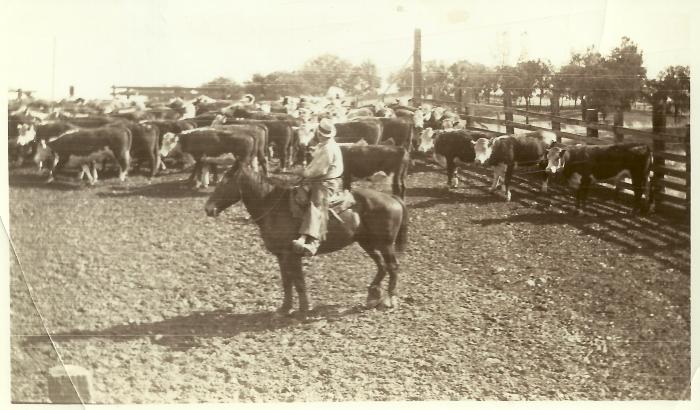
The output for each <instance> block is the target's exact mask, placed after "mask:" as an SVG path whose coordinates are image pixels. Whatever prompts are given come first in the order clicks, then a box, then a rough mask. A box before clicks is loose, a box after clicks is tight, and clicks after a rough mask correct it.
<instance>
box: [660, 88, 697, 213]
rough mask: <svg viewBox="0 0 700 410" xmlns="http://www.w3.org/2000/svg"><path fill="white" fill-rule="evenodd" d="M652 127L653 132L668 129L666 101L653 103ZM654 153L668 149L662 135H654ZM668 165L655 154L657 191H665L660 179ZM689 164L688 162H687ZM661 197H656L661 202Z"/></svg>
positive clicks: (662, 177)
mask: <svg viewBox="0 0 700 410" xmlns="http://www.w3.org/2000/svg"><path fill="white" fill-rule="evenodd" d="M651 129H652V131H653V132H655V133H656V132H664V131H666V101H655V102H653V103H652V105H651ZM652 149H653V151H654V154H656V153H658V152H663V151H664V150H665V149H666V144H665V143H664V140H663V139H661V138H660V137H656V136H654V141H653V145H652ZM665 165H666V160H665V159H663V158H661V157H660V156H658V155H654V163H653V164H652V167H653V170H654V180H655V181H656V182H657V183H656V184H654V185H655V186H654V189H656V192H657V193H661V192H664V187H663V186H662V185H661V184H658V182H659V181H663V179H664V176H665V174H664V171H663V167H664V166H665ZM686 166H688V164H686ZM660 199H661V198H658V197H657V199H656V201H657V202H658V203H660V202H661V201H660Z"/></svg>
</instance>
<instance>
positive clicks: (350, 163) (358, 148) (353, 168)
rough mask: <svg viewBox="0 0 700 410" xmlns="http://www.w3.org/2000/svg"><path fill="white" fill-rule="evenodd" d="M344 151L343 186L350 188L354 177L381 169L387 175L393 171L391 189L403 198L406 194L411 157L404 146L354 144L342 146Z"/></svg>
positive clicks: (363, 175) (371, 173)
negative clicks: (406, 181)
mask: <svg viewBox="0 0 700 410" xmlns="http://www.w3.org/2000/svg"><path fill="white" fill-rule="evenodd" d="M340 150H341V151H342V153H343V167H344V172H343V186H344V187H345V188H346V189H350V186H351V184H352V177H355V178H367V177H370V176H372V175H374V174H376V173H377V172H379V171H383V172H384V173H386V174H387V175H388V174H389V173H393V174H394V175H393V180H392V184H391V190H392V192H393V193H394V195H398V196H400V197H401V198H402V199H403V198H404V196H405V194H406V183H405V180H406V174H407V173H408V165H409V163H410V157H409V153H408V151H407V150H406V149H405V148H403V147H394V146H387V145H354V144H343V145H341V146H340Z"/></svg>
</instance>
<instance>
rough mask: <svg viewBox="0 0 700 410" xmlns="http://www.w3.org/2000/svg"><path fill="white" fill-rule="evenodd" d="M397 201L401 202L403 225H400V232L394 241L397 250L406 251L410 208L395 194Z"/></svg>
mask: <svg viewBox="0 0 700 410" xmlns="http://www.w3.org/2000/svg"><path fill="white" fill-rule="evenodd" d="M394 198H396V200H397V201H399V203H400V204H401V209H402V210H403V212H402V213H401V226H400V227H399V232H398V233H397V234H396V240H395V241H394V247H395V248H396V252H399V253H403V252H405V251H406V246H407V245H408V209H407V208H406V204H404V202H403V201H402V200H401V198H399V197H397V196H394Z"/></svg>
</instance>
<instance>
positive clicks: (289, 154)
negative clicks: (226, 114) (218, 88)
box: [224, 119, 296, 172]
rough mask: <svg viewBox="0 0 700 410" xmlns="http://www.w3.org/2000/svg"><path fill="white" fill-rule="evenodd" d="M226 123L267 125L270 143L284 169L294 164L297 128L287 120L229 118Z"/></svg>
mask: <svg viewBox="0 0 700 410" xmlns="http://www.w3.org/2000/svg"><path fill="white" fill-rule="evenodd" d="M224 124H261V125H265V126H266V127H267V131H268V136H267V138H268V144H269V145H273V144H274V146H275V151H277V153H278V156H279V159H280V167H281V168H282V171H283V172H284V171H286V170H287V168H288V167H289V166H291V165H292V161H293V158H294V150H295V148H296V147H295V144H294V142H295V138H294V133H295V130H294V129H293V128H292V126H291V125H290V124H289V123H287V122H286V121H281V120H250V119H249V120H229V119H227V120H226V121H225V123H224Z"/></svg>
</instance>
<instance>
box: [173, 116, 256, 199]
mask: <svg viewBox="0 0 700 410" xmlns="http://www.w3.org/2000/svg"><path fill="white" fill-rule="evenodd" d="M266 145H267V133H266V131H265V129H263V127H262V126H260V125H253V124H241V125H229V126H226V127H217V128H211V127H208V128H195V129H193V130H188V131H183V132H181V133H179V134H173V133H168V134H166V135H165V136H164V138H163V144H162V146H161V149H160V154H161V155H162V156H163V157H166V156H168V155H170V154H171V153H173V152H181V153H185V154H189V155H191V156H192V157H193V158H194V160H195V161H196V163H195V169H194V171H193V173H192V176H191V177H190V179H194V180H195V186H196V187H199V186H200V185H205V186H206V185H207V184H208V171H204V172H202V170H203V169H204V168H206V163H207V162H208V161H207V160H208V159H211V158H218V157H221V156H223V155H226V154H233V155H234V157H235V158H236V160H238V161H244V162H248V163H253V159H257V160H258V162H259V163H260V165H261V166H262V168H263V171H264V172H265V173H266V174H267V158H266V156H265V151H266V150H267V148H266Z"/></svg>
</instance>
